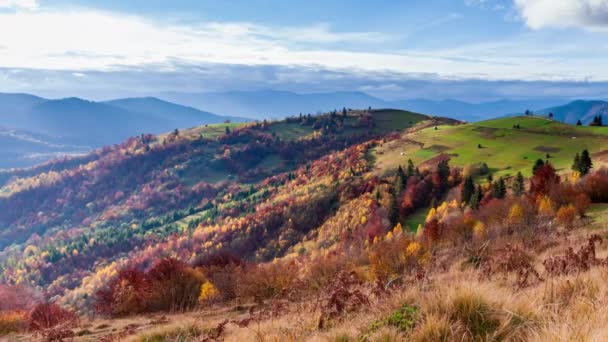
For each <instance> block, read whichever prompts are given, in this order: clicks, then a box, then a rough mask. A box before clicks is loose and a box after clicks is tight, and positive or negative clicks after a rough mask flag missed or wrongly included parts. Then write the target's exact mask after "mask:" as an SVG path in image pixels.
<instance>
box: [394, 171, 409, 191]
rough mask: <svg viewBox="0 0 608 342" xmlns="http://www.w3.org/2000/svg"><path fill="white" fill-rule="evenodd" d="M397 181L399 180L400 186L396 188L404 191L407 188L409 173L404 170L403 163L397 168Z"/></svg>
mask: <svg viewBox="0 0 608 342" xmlns="http://www.w3.org/2000/svg"><path fill="white" fill-rule="evenodd" d="M395 182H398V185H399V186H398V187H396V189H398V190H399V192H401V191H403V189H405V185H406V183H407V175H406V174H405V172H404V171H403V168H402V167H401V165H399V168H398V169H397V179H396V180H395ZM396 184H397V183H396Z"/></svg>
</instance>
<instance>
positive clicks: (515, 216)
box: [507, 203, 524, 225]
mask: <svg viewBox="0 0 608 342" xmlns="http://www.w3.org/2000/svg"><path fill="white" fill-rule="evenodd" d="M507 220H508V222H509V224H515V225H517V224H522V223H523V221H524V209H523V208H522V207H521V205H519V204H518V203H515V204H514V205H513V206H512V207H511V210H509V217H508V218H507Z"/></svg>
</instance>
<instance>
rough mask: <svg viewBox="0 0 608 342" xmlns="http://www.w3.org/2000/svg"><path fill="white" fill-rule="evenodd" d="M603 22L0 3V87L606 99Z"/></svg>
mask: <svg viewBox="0 0 608 342" xmlns="http://www.w3.org/2000/svg"><path fill="white" fill-rule="evenodd" d="M607 31H608V0H562V1H559V2H555V1H552V0H462V1H453V0H432V1H425V2H424V3H421V2H418V1H389V0H381V1H371V0H362V1H358V2H357V6H352V5H351V3H350V2H349V1H345V0H339V1H331V2H329V3H328V2H326V1H320V0H312V1H309V2H307V3H306V4H305V5H304V4H295V3H291V2H290V3H286V2H284V1H279V0H253V1H245V0H238V1H231V2H230V3H227V2H215V1H194V0H191V1H172V2H171V4H168V3H166V2H164V1H144V0H136V1H129V2H125V1H105V2H103V3H100V2H98V1H87V0H76V1H67V0H59V1H45V0H0V32H2V33H0V91H2V92H27V93H34V94H37V95H42V96H49V97H67V96H81V97H85V98H89V99H94V100H102V99H109V98H112V97H124V96H142V95H156V94H162V93H163V92H175V91H179V92H221V91H228V90H257V89H276V90H288V91H295V92H304V93H309V92H331V91H363V92H366V93H369V94H371V95H374V96H378V97H381V98H384V99H404V98H417V97H425V98H433V99H444V98H455V99H461V100H469V101H483V100H492V99H499V98H526V97H567V98H575V97H586V98H605V97H608V60H606V58H604V56H605V52H606V50H607V49H608V47H607V46H606V45H605V44H602V43H601V42H603V41H605V38H606V36H607V35H608V32H607ZM556 37H559V40H557V39H556ZM421 85H422V86H421Z"/></svg>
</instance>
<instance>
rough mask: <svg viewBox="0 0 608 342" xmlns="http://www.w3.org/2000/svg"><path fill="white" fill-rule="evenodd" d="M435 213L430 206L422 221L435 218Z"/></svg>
mask: <svg viewBox="0 0 608 342" xmlns="http://www.w3.org/2000/svg"><path fill="white" fill-rule="evenodd" d="M436 213H437V210H435V208H431V210H429V213H428V214H427V215H426V219H425V220H424V222H430V221H431V220H432V219H433V218H435V214H436Z"/></svg>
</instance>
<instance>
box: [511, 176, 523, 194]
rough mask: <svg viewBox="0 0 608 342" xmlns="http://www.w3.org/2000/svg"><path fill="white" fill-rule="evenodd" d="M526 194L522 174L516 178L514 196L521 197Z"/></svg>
mask: <svg viewBox="0 0 608 342" xmlns="http://www.w3.org/2000/svg"><path fill="white" fill-rule="evenodd" d="M523 193H524V175H522V174H521V172H518V173H517V176H515V182H514V183H513V194H515V196H521V195H522V194H523Z"/></svg>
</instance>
